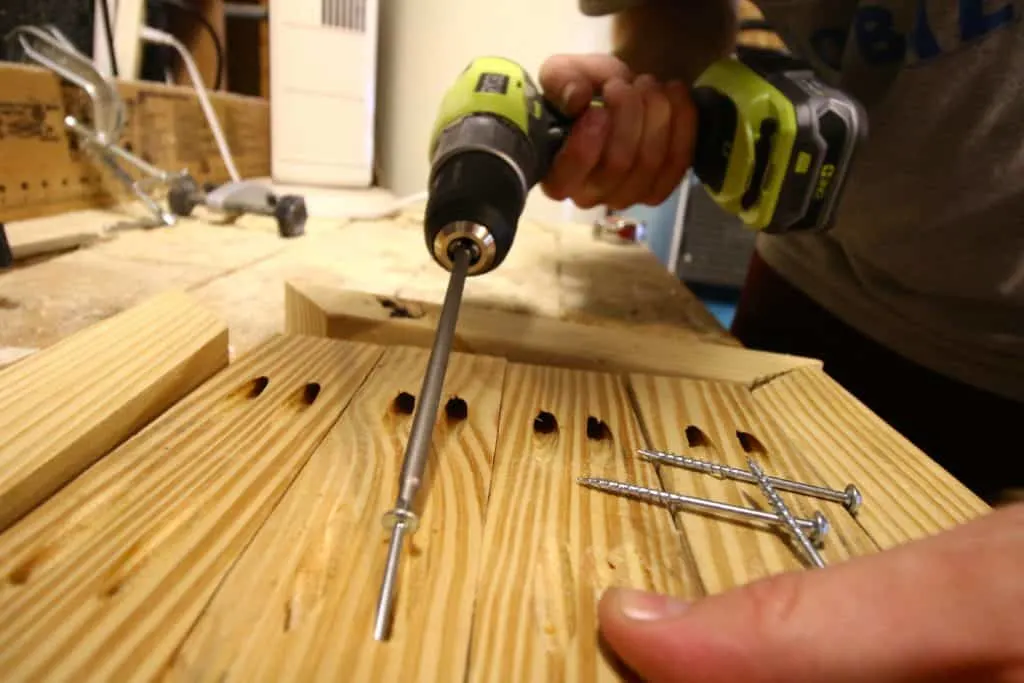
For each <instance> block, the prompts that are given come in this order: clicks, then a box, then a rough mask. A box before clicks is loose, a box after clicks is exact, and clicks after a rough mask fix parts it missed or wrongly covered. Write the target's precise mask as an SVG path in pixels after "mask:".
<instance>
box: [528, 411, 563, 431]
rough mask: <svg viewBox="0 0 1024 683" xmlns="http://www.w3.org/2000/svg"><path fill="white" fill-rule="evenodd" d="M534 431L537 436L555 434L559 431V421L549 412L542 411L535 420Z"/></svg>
mask: <svg viewBox="0 0 1024 683" xmlns="http://www.w3.org/2000/svg"><path fill="white" fill-rule="evenodd" d="M533 431H534V432H536V433H537V434H554V433H555V432H557V431H558V420H556V419H555V416H554V415H552V414H551V413H549V412H548V411H546V410H542V411H540V412H539V413H537V417H535V418H533Z"/></svg>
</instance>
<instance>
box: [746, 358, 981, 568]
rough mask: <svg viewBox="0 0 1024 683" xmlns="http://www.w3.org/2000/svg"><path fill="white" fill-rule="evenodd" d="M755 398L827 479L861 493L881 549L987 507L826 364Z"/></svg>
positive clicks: (866, 521) (867, 524) (864, 520)
mask: <svg viewBox="0 0 1024 683" xmlns="http://www.w3.org/2000/svg"><path fill="white" fill-rule="evenodd" d="M754 399H755V400H756V401H757V402H758V403H759V404H760V405H761V406H763V408H764V409H765V410H767V411H769V412H771V414H772V415H773V416H775V419H776V421H777V422H778V423H779V424H780V425H781V426H782V427H783V428H784V429H785V430H786V432H787V434H788V435H789V437H790V438H791V439H792V440H793V442H794V443H796V444H797V446H798V447H799V448H800V450H801V451H802V452H804V453H813V454H814V462H815V469H816V470H818V471H819V472H821V475H822V477H823V478H824V480H825V481H826V482H828V484H829V485H831V486H839V485H845V484H846V483H847V482H853V483H855V484H856V485H857V486H858V487H859V488H860V489H861V492H862V493H863V494H864V499H865V501H866V502H865V506H864V510H863V511H862V512H861V513H860V514H859V515H858V520H859V521H860V523H861V524H862V525H863V527H864V529H865V530H866V531H867V532H868V533H869V534H870V535H871V538H872V539H873V540H874V541H875V542H876V543H877V544H878V545H879V547H882V548H889V547H892V546H895V545H899V544H902V543H906V542H907V541H911V540H915V539H918V538H922V537H925V536H930V535H932V534H936V533H939V532H941V531H944V530H946V529H949V528H952V527H953V526H955V525H958V524H961V523H964V522H967V521H969V520H971V519H974V518H976V517H978V516H980V515H984V514H986V513H987V512H989V510H990V508H989V507H988V506H987V505H986V504H985V502H984V501H982V500H981V499H980V498H979V497H978V496H976V495H975V494H974V493H972V492H971V491H970V490H969V489H967V488H966V487H965V486H963V485H962V484H961V483H960V482H958V481H957V480H956V479H955V478H954V477H953V476H952V475H951V474H949V473H948V472H946V471H945V470H944V469H942V468H941V467H940V466H939V465H938V464H937V463H936V462H935V461H934V460H932V459H931V458H929V457H928V456H927V455H926V454H925V453H923V452H921V451H920V450H919V449H918V448H917V447H915V446H914V445H913V444H911V443H910V442H909V441H907V439H905V438H904V437H903V436H902V435H901V434H899V433H898V432H897V431H896V430H895V429H893V428H892V427H890V426H889V425H888V424H886V423H885V422H884V421H883V420H882V419H881V418H880V417H878V416H877V415H875V414H874V413H873V412H871V411H870V410H869V409H868V408H867V407H866V406H865V405H864V404H862V403H861V402H860V401H858V400H857V399H856V398H854V397H853V396H852V395H851V394H850V393H849V392H847V391H846V390H845V389H843V388H842V387H841V386H840V385H839V384H837V383H836V382H835V381H834V380H833V379H832V378H830V377H829V376H828V375H827V374H825V372H824V371H823V370H818V369H813V368H808V369H802V370H799V371H795V372H793V373H790V374H788V375H785V376H783V377H779V378H776V379H774V380H772V381H771V382H769V383H768V384H765V385H764V386H762V387H759V388H758V389H756V390H755V391H754Z"/></svg>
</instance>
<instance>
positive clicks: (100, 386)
mask: <svg viewBox="0 0 1024 683" xmlns="http://www.w3.org/2000/svg"><path fill="white" fill-rule="evenodd" d="M227 361H228V358H227V328H226V327H225V325H224V324H223V323H222V322H220V321H219V320H218V319H217V318H216V317H215V316H214V315H213V314H211V313H210V312H209V311H207V310H206V309H203V308H200V307H199V306H198V305H197V304H196V303H195V301H194V300H192V299H191V298H190V297H188V296H187V295H185V294H181V293H176V292H172V293H168V294H165V295H162V296H159V297H156V298H154V299H151V300H149V301H147V302H146V303H145V304H143V305H141V306H138V307H136V308H133V309H132V310H130V311H127V312H125V313H122V314H120V315H116V316H114V317H112V318H108V319H107V320H104V321H103V322H100V323H97V324H95V325H93V326H92V327H90V328H88V329H86V330H84V331H82V332H81V333H79V334H77V335H74V336H72V337H69V338H67V339H65V340H63V341H61V342H59V343H57V344H56V345H54V346H52V347H50V348H48V349H45V350H43V351H40V352H37V353H35V354H33V355H31V356H28V357H27V358H25V359H23V360H21V361H20V362H18V363H16V364H14V365H12V366H10V367H8V368H6V369H5V370H3V371H2V372H0V435H2V438H0V531H2V530H3V529H5V528H7V527H8V526H9V525H10V524H11V523H13V522H14V521H15V520H17V519H18V518H20V517H21V516H22V515H24V514H25V513H27V512H28V511H29V510H31V509H32V508H33V507H35V506H36V505H37V504H39V503H40V502H42V501H43V500H45V499H46V498H47V497H49V496H50V495H51V494H52V493H53V492H54V491H56V490H57V489H59V488H60V487H61V486H63V485H64V484H66V483H67V482H68V481H70V480H71V479H73V478H74V477H76V476H77V475H78V474H79V473H80V472H82V471H83V470H85V469H86V468H88V467H89V466H90V465H91V464H92V463H93V462H95V461H96V460H97V459H99V458H101V457H102V456H103V455H104V454H106V453H107V452H108V451H109V450H110V449H112V448H113V447H115V446H117V445H118V444H119V443H121V442H122V441H123V440H124V439H126V438H127V437H129V436H131V435H132V434H133V433H135V432H136V431H138V430H139V429H140V428H142V427H143V426H145V425H146V424H147V423H148V422H149V421H150V420H152V419H153V418H155V417H157V416H158V415H160V414H161V413H162V412H163V411H165V410H166V409H168V408H170V407H171V406H172V405H173V404H174V403H175V402H176V401H178V400H179V399H181V398H182V397H184V396H185V395H186V394H188V393H189V392H190V391H192V390H193V389H194V388H196V387H197V386H199V385H200V384H201V383H202V382H203V381H205V380H206V379H207V378H209V377H210V376H212V375H213V374H214V373H215V372H217V371H218V370H220V369H221V368H223V367H224V366H225V365H226V364H227Z"/></svg>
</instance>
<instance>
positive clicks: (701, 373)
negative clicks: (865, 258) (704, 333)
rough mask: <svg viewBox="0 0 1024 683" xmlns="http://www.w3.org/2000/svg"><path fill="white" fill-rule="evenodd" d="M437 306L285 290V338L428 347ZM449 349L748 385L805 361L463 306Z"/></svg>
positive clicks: (314, 287)
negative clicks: (311, 336) (299, 336)
mask: <svg viewBox="0 0 1024 683" xmlns="http://www.w3.org/2000/svg"><path fill="white" fill-rule="evenodd" d="M440 310H441V307H440V306H439V305H437V304H434V303H428V302H424V301H417V300H412V299H406V298H399V297H392V296H384V295H380V294H371V293H368V292H360V291H355V290H345V289H339V288H337V287H336V286H334V287H332V286H330V285H327V284H321V283H317V282H315V281H309V280H301V279H296V280H291V281H289V282H287V283H286V288H285V332H287V333H290V334H314V335H319V336H326V337H331V338H334V339H351V340H353V341H363V342H370V343H374V344H384V345H392V344H403V345H409V346H419V347H423V348H429V347H430V345H431V344H432V343H433V340H434V331H435V327H436V324H437V319H438V317H439V315H440ZM454 348H456V349H457V350H460V351H466V352H470V353H480V354H486V355H495V356H501V357H503V358H506V359H508V360H511V361H514V362H517V363H532V364H538V365H552V366H556V367H564V368H575V369H580V370H596V371H604V372H650V373H657V374H667V375H679V376H686V377H695V378H704V379H716V380H720V381H728V382H738V383H741V384H744V385H746V386H755V385H757V384H759V383H762V382H764V381H766V380H768V379H770V378H772V377H775V376H777V375H780V374H783V373H785V372H787V371H789V370H792V369H794V368H803V367H821V363H820V361H817V360H815V359H812V358H803V357H799V356H790V355H784V354H776V353H766V352H761V351H751V350H749V349H743V348H740V347H736V346H733V345H731V344H712V343H705V342H702V341H699V340H698V339H696V338H695V336H694V335H693V334H692V332H691V331H690V330H689V329H685V328H680V329H673V328H672V327H669V326H650V327H649V328H645V326H644V325H636V326H630V327H626V326H619V327H611V326H607V325H606V326H599V325H592V324H584V323H578V322H572V321H568V320H558V319H554V318H543V317H535V316H531V315H526V314H522V313H516V312H512V311H503V310H494V309H488V308H483V307H480V306H474V305H473V303H472V302H467V303H465V304H463V306H462V308H461V309H460V311H459V323H458V327H457V329H456V332H455V341H454Z"/></svg>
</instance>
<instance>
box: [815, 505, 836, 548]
mask: <svg viewBox="0 0 1024 683" xmlns="http://www.w3.org/2000/svg"><path fill="white" fill-rule="evenodd" d="M831 528H832V525H830V524H829V523H828V519H827V518H826V517H825V515H823V514H821V512H815V513H814V529H812V530H811V536H810V541H811V543H813V544H814V546H815V547H816V548H821V547H823V546H824V545H825V537H826V536H828V532H829V530H830V529H831Z"/></svg>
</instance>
